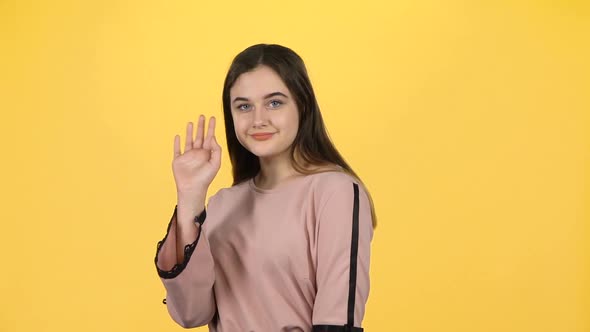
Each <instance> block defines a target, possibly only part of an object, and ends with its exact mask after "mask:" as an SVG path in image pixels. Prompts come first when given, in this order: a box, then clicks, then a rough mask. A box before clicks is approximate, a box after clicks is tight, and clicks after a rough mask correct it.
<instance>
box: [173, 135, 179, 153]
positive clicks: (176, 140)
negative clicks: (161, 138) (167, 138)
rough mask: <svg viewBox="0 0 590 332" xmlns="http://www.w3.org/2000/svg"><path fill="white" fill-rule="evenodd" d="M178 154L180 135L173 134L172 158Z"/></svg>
mask: <svg viewBox="0 0 590 332" xmlns="http://www.w3.org/2000/svg"><path fill="white" fill-rule="evenodd" d="M178 156H180V136H179V135H176V136H174V158H176V157H178Z"/></svg>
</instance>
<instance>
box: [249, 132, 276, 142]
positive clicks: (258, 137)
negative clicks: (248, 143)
mask: <svg viewBox="0 0 590 332" xmlns="http://www.w3.org/2000/svg"><path fill="white" fill-rule="evenodd" d="M272 135H274V133H268V134H254V135H251V136H252V137H253V138H254V139H255V140H257V141H265V140H267V139H269V138H271V137H272Z"/></svg>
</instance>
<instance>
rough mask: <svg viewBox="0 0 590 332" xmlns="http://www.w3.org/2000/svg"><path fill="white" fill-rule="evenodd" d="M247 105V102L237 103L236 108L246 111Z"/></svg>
mask: <svg viewBox="0 0 590 332" xmlns="http://www.w3.org/2000/svg"><path fill="white" fill-rule="evenodd" d="M248 107H250V105H248V104H242V105H239V106H238V109H239V110H240V111H246V110H247V109H248Z"/></svg>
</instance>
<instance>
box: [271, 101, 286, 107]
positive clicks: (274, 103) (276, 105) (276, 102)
mask: <svg viewBox="0 0 590 332" xmlns="http://www.w3.org/2000/svg"><path fill="white" fill-rule="evenodd" d="M282 104H283V103H282V102H281V101H280V100H273V101H271V102H270V105H271V106H272V107H274V108H277V107H279V106H281V105H282Z"/></svg>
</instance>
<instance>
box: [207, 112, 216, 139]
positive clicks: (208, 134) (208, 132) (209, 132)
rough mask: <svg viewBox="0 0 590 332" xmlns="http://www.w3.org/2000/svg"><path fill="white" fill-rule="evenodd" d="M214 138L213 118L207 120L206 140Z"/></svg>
mask: <svg viewBox="0 0 590 332" xmlns="http://www.w3.org/2000/svg"><path fill="white" fill-rule="evenodd" d="M211 136H215V117H214V116H212V117H210V118H209V128H207V138H210V137H211Z"/></svg>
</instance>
